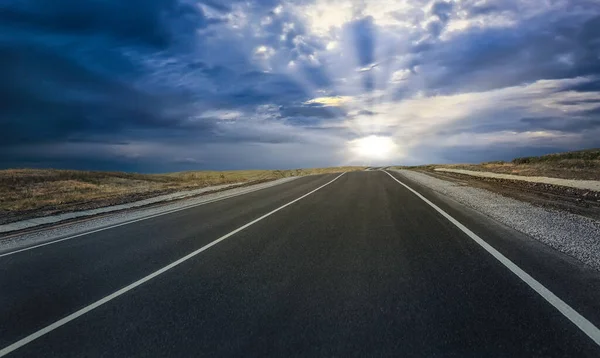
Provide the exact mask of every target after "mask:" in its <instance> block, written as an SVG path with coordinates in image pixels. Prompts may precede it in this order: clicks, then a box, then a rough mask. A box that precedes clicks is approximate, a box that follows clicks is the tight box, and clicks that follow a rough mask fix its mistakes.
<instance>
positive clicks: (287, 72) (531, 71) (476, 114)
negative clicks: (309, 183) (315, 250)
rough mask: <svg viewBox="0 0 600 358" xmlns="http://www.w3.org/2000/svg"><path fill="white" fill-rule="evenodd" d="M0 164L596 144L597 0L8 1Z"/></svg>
mask: <svg viewBox="0 0 600 358" xmlns="http://www.w3.org/2000/svg"><path fill="white" fill-rule="evenodd" d="M0 78H1V81H0V153H2V154H1V156H0V168H14V167H34V168H42V167H54V168H73V169H87V170H90V169H93V170H122V171H139V172H167V171H182V170H201V169H216V170H220V169H248V168H263V169H270V168H300V167H322V166H338V165H391V164H403V165H413V164H423V163H451V162H479V161H488V160H507V159H511V158H513V157H515V156H524V155H539V154H544V153H551V152H558V151H564V150H576V149H583V148H591V147H600V1H598V0H521V1H519V0H455V1H421V0H394V1H391V0H390V1H387V0H379V1H366V0H365V1H353V0H331V1H329V0H312V1H309V0H295V1H279V0H265V1H249V0H248V1H241V0H230V1H227V0H190V1H188V0H127V1H123V0H52V1H47V0H4V1H2V3H1V4H0Z"/></svg>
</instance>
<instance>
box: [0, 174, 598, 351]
mask: <svg viewBox="0 0 600 358" xmlns="http://www.w3.org/2000/svg"><path fill="white" fill-rule="evenodd" d="M392 174H393V176H394V177H396V178H397V179H399V181H400V182H402V183H405V184H406V185H408V186H409V187H410V188H412V189H414V190H415V191H416V192H418V193H420V194H421V195H422V196H423V198H425V199H426V200H429V201H430V203H432V204H434V205H436V206H437V207H438V208H439V209H440V210H443V211H444V213H446V215H448V216H451V218H452V220H454V221H456V222H460V223H461V224H462V225H464V227H466V228H468V229H470V230H471V231H472V233H473V235H475V236H476V237H478V238H480V239H482V240H483V241H484V244H483V245H486V244H489V245H490V247H492V249H491V250H497V252H498V253H500V256H502V257H503V258H504V259H505V260H510V262H511V263H513V264H514V265H515V267H517V269H514V268H513V269H512V270H511V269H509V267H507V264H506V262H504V263H503V262H502V260H503V259H502V257H501V258H498V257H495V256H493V255H492V254H490V251H489V250H486V249H485V248H484V247H483V246H482V244H481V243H478V242H476V241H475V240H474V239H473V238H472V237H470V236H469V235H468V234H466V233H465V231H464V230H463V229H461V228H460V227H458V226H457V225H456V224H455V223H454V222H453V221H452V220H451V219H449V218H448V217H446V216H444V215H443V214H442V213H440V211H438V210H436V209H435V208H433V207H432V206H431V205H430V204H429V203H427V202H426V201H424V200H423V198H421V197H419V196H417V195H416V194H415V193H414V192H412V191H411V190H410V189H408V188H407V187H405V186H404V185H402V184H401V183H400V182H398V181H396V180H394V178H393V177H392V176H391V175H390V174H387V173H386V172H383V171H366V172H352V173H346V174H344V175H342V176H338V175H321V176H310V177H305V178H300V179H297V180H295V181H292V182H289V183H285V184H282V185H279V186H276V187H271V188H268V189H264V190H260V191H257V192H252V193H249V194H246V195H243V196H239V197H234V198H230V199H227V200H223V201H219V202H215V203H211V204H207V205H203V206H198V207H195V208H191V209H188V210H183V211H179V212H175V213H171V214H167V215H163V216H159V217H155V218H152V219H148V220H143V221H139V222H135V223H132V224H129V225H124V226H120V227H115V228H112V229H108V230H103V231H100V232H96V233H91V234H89V235H85V236H82V237H78V238H75V239H72V240H65V241H61V242H57V243H55V244H51V245H46V246H43V247H38V248H34V249H31V250H26V251H22V252H18V253H15V254H11V255H7V256H2V257H0V269H1V272H2V275H0V349H3V350H2V351H0V352H1V353H0V356H1V355H6V356H9V357H42V356H43V357H84V356H85V357H100V356H106V357H129V356H143V357H149V356H161V357H172V356H190V357H191V356H194V357H198V356H207V357H211V356H215V357H216V356H244V357H249V356H256V357H258V356H260V357H263V356H301V357H306V356H342V357H343V356H395V357H398V356H401V357H423V356H427V357H433V356H435V357H438V356H439V357H446V356H472V357H495V356H501V357H516V356H528V357H534V356H539V357H599V356H600V346H599V345H598V341H597V338H598V337H595V336H594V334H597V327H599V326H600V275H598V273H597V272H596V271H593V270H591V269H589V268H587V267H584V266H583V265H581V264H579V263H578V262H576V261H574V260H572V259H570V258H569V257H567V256H566V255H563V254H560V253H558V252H556V251H554V250H551V249H549V248H548V247H546V246H544V245H542V244H540V243H538V242H537V241H534V240H532V239H530V238H528V237H526V236H524V235H521V234H519V233H517V232H515V231H513V230H511V229H509V228H507V227H504V226H501V225H499V224H496V223H494V222H492V221H490V220H489V219H487V218H486V217H484V216H482V215H480V214H478V213H476V212H473V211H470V210H469V209H467V208H464V207H462V206H460V205H459V204H457V203H454V202H452V201H449V200H448V199H445V198H444V197H441V196H439V195H437V194H435V193H433V192H431V191H429V190H427V189H426V188H423V187H420V186H419V185H417V184H416V183H413V182H410V181H408V180H407V179H405V178H402V177H401V176H400V175H399V174H395V173H392ZM459 225H460V224H459ZM468 229H467V230H468ZM207 245H208V246H207ZM515 270H517V271H516V272H517V273H519V272H524V273H525V274H526V275H529V277H530V279H531V280H533V281H531V280H529V279H528V278H527V277H525V278H523V277H519V275H518V274H516V273H515ZM518 270H521V271H518ZM528 280H529V281H528ZM532 282H537V283H538V284H540V285H542V286H543V287H544V289H547V291H548V292H545V291H543V292H542V293H540V292H539V290H540V289H538V290H537V291H536V289H534V288H532ZM533 285H535V284H533ZM544 292H545V293H544ZM548 297H557V298H559V299H560V300H562V301H561V302H563V304H564V306H561V304H560V303H556V302H554V303H552V302H549V301H548ZM565 306H566V307H568V308H569V309H572V312H571V311H568V309H567V310H566V311H565V308H564V307H565ZM557 307H558V308H557ZM561 307H562V311H561V310H560V309H561ZM573 312H574V313H573ZM577 314H578V315H580V316H578V317H580V318H581V319H583V321H581V320H579V321H577V319H579V318H577V317H575V318H574V315H577ZM574 321H577V322H578V323H574ZM586 322H587V323H586ZM594 329H595V330H594ZM594 337H595V338H596V342H595V341H594V339H595V338H594Z"/></svg>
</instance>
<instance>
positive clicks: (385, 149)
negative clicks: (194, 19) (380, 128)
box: [348, 135, 398, 161]
mask: <svg viewBox="0 0 600 358" xmlns="http://www.w3.org/2000/svg"><path fill="white" fill-rule="evenodd" d="M348 145H349V148H350V150H351V151H352V152H353V153H354V154H355V155H356V156H357V157H358V158H359V160H360V159H362V160H366V161H369V160H377V161H381V160H386V159H391V157H392V156H395V155H397V154H398V153H396V151H397V150H398V146H397V145H396V144H395V143H394V141H393V140H392V139H391V138H389V137H381V136H376V135H370V136H368V137H364V138H359V139H355V140H352V141H350V142H349V144H348Z"/></svg>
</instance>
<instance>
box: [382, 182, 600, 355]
mask: <svg viewBox="0 0 600 358" xmlns="http://www.w3.org/2000/svg"><path fill="white" fill-rule="evenodd" d="M381 171H383V172H384V173H386V174H387V175H388V176H389V177H391V178H392V179H393V180H395V181H396V182H398V183H399V184H400V185H402V186H403V187H404V188H406V189H407V190H409V191H410V192H412V193H413V194H414V195H416V196H417V197H418V198H419V199H421V200H422V201H424V202H425V203H426V204H427V205H429V206H430V207H431V208H433V209H434V210H435V211H437V212H438V213H439V214H440V215H442V216H443V217H444V218H445V219H446V220H448V221H449V222H450V223H452V224H453V225H454V226H455V227H457V228H458V229H460V230H461V231H462V232H463V233H464V234H466V235H467V236H468V237H469V238H470V239H471V240H473V241H474V242H475V243H477V244H478V245H479V246H480V247H482V248H483V249H484V250H485V251H487V253H488V254H490V255H491V256H493V257H494V258H495V259H496V260H497V261H498V262H499V263H501V264H502V265H503V266H504V267H506V268H507V269H508V270H509V271H511V272H512V273H513V274H514V275H516V276H517V277H518V278H519V279H520V280H521V281H522V282H524V283H525V284H526V285H527V286H529V287H530V288H531V289H533V290H534V291H535V292H536V293H537V294H538V295H539V296H541V297H542V298H543V299H544V300H546V301H547V302H548V303H549V304H550V305H552V306H553V307H554V308H555V309H556V310H557V311H559V312H560V313H561V314H562V315H563V316H564V317H565V318H567V319H568V320H569V321H571V322H572V323H573V324H574V325H575V326H576V327H577V328H578V329H579V330H580V331H581V332H583V333H584V334H585V335H587V336H588V337H589V338H590V339H591V340H592V341H593V342H594V343H596V344H597V345H599V346H600V329H598V327H596V326H595V325H594V324H593V323H592V322H590V321H589V320H588V319H587V318H586V317H584V316H583V315H581V314H580V313H579V312H578V311H576V310H575V309H573V308H572V307H571V306H570V305H569V304H567V303H566V302H565V301H563V300H562V299H561V298H560V297H558V296H557V295H556V294H554V293H553V292H552V291H551V290H549V289H548V288H547V287H546V286H544V285H543V284H542V283H541V282H539V281H538V280H536V279H535V278H533V277H532V276H531V275H530V274H529V273H528V272H526V271H525V270H523V269H522V268H521V267H520V266H518V265H517V264H515V263H514V262H513V261H511V260H510V259H509V258H508V257H507V256H505V255H504V254H502V253H501V252H500V251H498V250H497V249H496V248H495V247H494V246H492V245H490V244H489V243H488V242H487V241H485V240H484V239H482V238H481V237H479V236H478V235H477V234H476V233H474V232H473V231H471V230H470V229H469V228H467V227H466V226H465V225H463V224H462V223H461V222H460V221H458V220H457V219H455V218H454V217H453V216H451V215H450V214H448V213H447V212H446V211H444V210H443V209H442V208H440V207H439V206H438V205H436V204H434V203H433V202H432V201H430V200H429V199H427V198H426V197H425V196H423V195H422V194H421V193H419V192H418V191H416V190H415V189H413V188H411V187H410V186H409V185H407V184H405V183H403V182H401V181H400V180H399V179H398V178H396V177H395V176H394V175H392V174H390V173H389V172H387V171H385V170H381Z"/></svg>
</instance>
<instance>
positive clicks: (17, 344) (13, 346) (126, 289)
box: [0, 172, 346, 357]
mask: <svg viewBox="0 0 600 358" xmlns="http://www.w3.org/2000/svg"><path fill="white" fill-rule="evenodd" d="M344 174H346V173H345V172H344V173H341V174H340V175H338V176H336V177H335V178H334V179H333V180H331V181H328V182H327V183H325V184H323V185H321V186H319V187H317V188H316V189H313V190H311V191H309V192H308V193H306V194H304V195H302V196H300V197H298V198H296V199H294V200H292V201H289V202H287V203H286V204H283V205H281V206H279V207H278V208H276V209H274V210H271V211H269V212H268V213H266V214H264V215H262V216H260V217H258V218H256V219H254V220H252V221H250V222H248V223H246V224H245V225H242V226H240V227H238V228H237V229H235V230H233V231H231V232H229V233H228V234H225V235H223V236H221V237H220V238H218V239H216V240H214V241H212V242H210V243H209V244H207V245H204V246H202V247H201V248H199V249H197V250H195V251H193V252H191V253H189V254H187V255H185V256H183V257H182V258H180V259H178V260H176V261H174V262H172V263H170V264H168V265H166V266H164V267H162V268H161V269H159V270H157V271H154V272H153V273H151V274H149V275H146V276H144V277H142V278H141V279H139V280H137V281H135V282H133V283H131V284H129V285H127V286H125V287H123V288H121V289H120V290H118V291H115V292H113V293H112V294H110V295H108V296H105V297H104V298H102V299H100V300H97V301H95V302H93V303H91V304H89V305H87V306H85V307H83V308H81V309H79V310H77V311H75V312H73V313H71V314H70V315H68V316H66V317H64V318H62V319H60V320H58V321H56V322H54V323H52V324H50V325H48V326H46V327H44V328H42V329H40V330H38V331H36V332H34V333H32V334H30V335H28V336H26V337H24V338H22V339H20V340H18V341H16V342H15V343H13V344H11V345H9V346H7V347H4V348H2V349H0V357H4V356H6V355H7V354H9V353H11V352H13V351H15V350H17V349H19V348H21V347H23V346H24V345H26V344H28V343H31V342H33V341H35V340H36V339H38V338H40V337H42V336H44V335H46V334H48V333H50V332H52V331H54V330H55V329H57V328H60V327H61V326H64V325H65V324H67V323H69V322H71V321H73V320H75V319H77V318H79V317H81V316H83V315H85V314H87V313H88V312H90V311H92V310H94V309H96V308H98V307H100V306H102V305H104V304H106V303H108V302H110V301H112V300H114V299H115V298H117V297H119V296H121V295H123V294H125V293H127V292H129V291H131V290H133V289H135V288H136V287H138V286H140V285H143V284H144V283H146V282H148V281H150V280H152V279H154V278H155V277H157V276H160V275H162V274H163V273H165V272H167V271H169V270H171V269H172V268H174V267H176V266H179V265H180V264H182V263H184V262H185V261H188V260H189V259H191V258H193V257H194V256H197V255H198V254H200V253H202V252H204V251H206V250H208V249H209V248H211V247H212V246H215V245H217V244H218V243H220V242H221V241H224V240H226V239H228V238H229V237H231V236H233V235H235V234H237V233H238V232H240V231H243V230H245V229H246V228H248V227H250V226H252V225H254V224H256V223H257V222H259V221H261V220H263V219H265V218H267V217H269V216H271V215H273V214H275V213H276V212H278V211H280V210H282V209H285V208H286V207H288V206H290V205H292V204H294V203H296V202H297V201H300V200H302V199H304V198H306V197H307V196H309V195H311V194H313V193H315V192H317V191H319V190H320V189H322V188H324V187H326V186H328V185H329V184H331V183H333V182H334V181H336V180H338V179H339V178H340V177H341V176H342V175H344Z"/></svg>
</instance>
